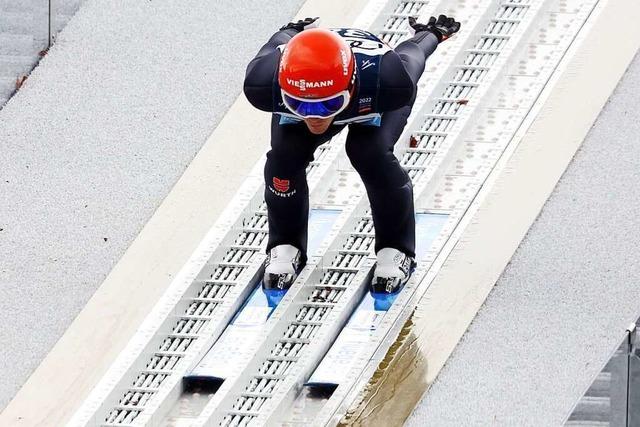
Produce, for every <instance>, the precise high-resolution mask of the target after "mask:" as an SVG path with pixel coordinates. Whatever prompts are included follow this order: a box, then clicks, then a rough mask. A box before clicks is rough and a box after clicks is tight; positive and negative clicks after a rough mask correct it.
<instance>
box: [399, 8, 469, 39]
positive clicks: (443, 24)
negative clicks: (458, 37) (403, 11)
mask: <svg viewBox="0 0 640 427" xmlns="http://www.w3.org/2000/svg"><path fill="white" fill-rule="evenodd" d="M409 26H410V27H411V29H412V30H413V34H414V35H415V34H416V33H418V32H420V31H430V32H432V33H433V34H435V35H436V37H437V38H438V41H439V42H441V43H442V42H443V41H445V40H446V39H448V38H449V37H451V36H452V35H454V34H455V33H457V32H458V30H460V23H459V22H457V21H456V20H455V19H454V18H448V17H446V16H445V15H440V16H438V19H437V20H436V18H435V16H432V17H431V18H429V22H428V23H427V24H426V25H425V24H421V23H419V22H417V21H416V18H414V17H412V16H410V17H409Z"/></svg>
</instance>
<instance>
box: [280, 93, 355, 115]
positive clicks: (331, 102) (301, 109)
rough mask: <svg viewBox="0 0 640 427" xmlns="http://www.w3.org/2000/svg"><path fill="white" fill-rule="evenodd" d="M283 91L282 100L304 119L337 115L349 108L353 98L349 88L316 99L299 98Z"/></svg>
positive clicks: (288, 107)
mask: <svg viewBox="0 0 640 427" xmlns="http://www.w3.org/2000/svg"><path fill="white" fill-rule="evenodd" d="M281 92H282V100H283V101H284V105H285V106H286V107H287V109H288V110H289V111H291V112H292V113H293V114H295V115H296V116H298V117H300V118H303V119H307V118H318V119H326V118H329V117H333V116H337V115H338V114H340V113H341V112H342V111H343V110H344V109H345V108H347V106H348V105H349V101H350V99H351V93H350V92H349V91H348V90H343V91H342V92H340V93H338V94H337V95H332V96H329V97H326V98H316V99H310V98H298V97H295V96H292V95H289V94H288V93H286V92H285V91H284V90H281Z"/></svg>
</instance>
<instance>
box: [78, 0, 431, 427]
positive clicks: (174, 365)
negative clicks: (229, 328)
mask: <svg viewBox="0 0 640 427" xmlns="http://www.w3.org/2000/svg"><path fill="white" fill-rule="evenodd" d="M373 3H375V4H374V5H373V6H374V7H373V8H372V9H371V10H370V11H365V13H364V14H363V16H361V17H360V21H361V22H364V23H367V22H373V18H372V16H371V11H376V12H379V11H380V9H381V8H382V7H384V6H385V5H386V6H387V7H392V8H393V10H394V12H393V14H392V15H390V16H389V17H388V19H386V21H384V22H383V23H382V24H378V25H381V26H382V28H384V29H385V30H387V31H390V32H391V33H390V34H391V35H392V37H391V38H393V34H395V35H396V36H399V35H404V34H406V33H407V31H406V29H402V30H400V29H399V28H400V27H401V26H402V24H403V22H404V21H406V19H404V15H403V14H405V15H406V14H411V15H416V14H418V13H419V11H420V9H421V8H422V6H423V4H424V3H425V2H424V1H400V2H390V4H387V2H386V1H385V2H381V1H377V2H373ZM378 21H380V18H379V19H378ZM345 136H346V134H345V132H342V133H341V134H340V135H339V136H337V137H335V138H333V140H332V141H331V142H330V143H327V144H324V145H323V146H321V147H320V148H319V149H318V151H317V152H316V160H315V161H314V162H312V163H311V164H310V166H309V168H308V170H307V173H308V181H309V188H310V192H311V193H312V192H313V191H314V189H315V188H316V187H318V186H319V185H318V184H319V183H320V182H322V181H327V180H330V174H331V173H332V172H334V168H333V166H334V160H335V159H336V157H337V155H338V152H339V150H340V148H341V147H342V145H344V139H345ZM261 169H262V164H261V163H260V164H258V165H256V168H255V169H254V171H253V173H252V177H251V178H249V179H248V180H247V182H246V183H245V184H244V185H243V188H242V190H241V191H240V192H239V194H238V196H237V197H236V198H235V199H234V201H233V202H232V203H231V204H230V206H228V208H227V209H226V210H225V212H224V213H223V215H222V217H221V219H220V221H218V222H217V223H216V226H214V228H213V229H212V230H211V232H210V233H209V234H208V235H207V237H206V238H205V239H204V241H203V242H202V244H201V245H200V246H199V248H198V250H197V251H196V252H195V253H194V255H193V256H192V257H191V259H190V260H189V262H188V263H187V265H186V266H185V268H183V270H182V271H181V272H180V274H179V275H178V277H177V278H176V280H175V281H174V282H173V283H172V284H171V286H170V288H169V289H168V291H167V292H166V294H165V295H163V297H162V298H161V300H160V301H159V302H158V304H157V305H156V307H154V310H153V311H152V313H151V314H150V315H149V316H148V317H147V318H146V319H145V322H144V323H143V325H142V327H141V328H140V329H139V331H138V332H137V333H136V335H135V336H134V337H133V338H132V340H131V341H130V343H129V344H128V345H127V348H126V349H125V351H123V352H122V354H121V355H120V356H119V357H118V359H117V361H116V363H114V365H112V367H111V368H110V369H109V371H108V373H107V374H106V375H105V376H104V378H103V379H102V380H101V381H100V383H99V384H98V386H97V387H96V388H95V389H94V390H93V391H92V393H91V395H90V396H89V398H88V399H87V400H86V401H85V402H84V404H83V406H82V407H81V408H80V410H79V411H78V412H77V413H76V414H75V415H74V417H73V419H72V421H71V424H73V425H84V424H87V423H93V424H99V425H105V426H112V425H113V426H115V425H118V426H121V425H133V424H135V425H143V424H146V423H149V422H154V420H156V421H157V420H158V419H159V418H161V417H162V416H163V414H162V411H161V410H160V408H161V406H165V407H166V406H167V402H166V401H167V400H172V399H173V400H175V399H176V398H177V396H178V395H179V393H180V381H181V379H182V376H183V374H184V372H185V371H186V370H187V369H189V368H190V367H191V366H193V364H194V363H195V362H197V360H199V358H200V357H201V356H202V354H203V352H204V351H206V349H207V348H208V347H210V346H211V344H212V342H213V341H215V340H216V339H217V338H218V337H219V336H220V334H221V333H222V331H223V330H224V327H225V326H226V324H227V323H228V322H229V320H230V317H231V316H232V314H233V313H234V312H235V311H236V310H237V309H238V308H239V306H240V304H241V303H242V301H243V300H244V299H245V298H246V297H247V295H248V293H249V292H250V290H251V287H252V285H253V284H254V283H255V282H256V280H257V279H256V277H257V276H258V275H259V273H260V268H261V265H262V263H263V261H264V255H262V252H263V251H264V246H265V244H266V236H267V217H266V209H265V206H264V202H263V201H262V191H263V185H262V179H261ZM164 410H165V411H166V408H165V409H164Z"/></svg>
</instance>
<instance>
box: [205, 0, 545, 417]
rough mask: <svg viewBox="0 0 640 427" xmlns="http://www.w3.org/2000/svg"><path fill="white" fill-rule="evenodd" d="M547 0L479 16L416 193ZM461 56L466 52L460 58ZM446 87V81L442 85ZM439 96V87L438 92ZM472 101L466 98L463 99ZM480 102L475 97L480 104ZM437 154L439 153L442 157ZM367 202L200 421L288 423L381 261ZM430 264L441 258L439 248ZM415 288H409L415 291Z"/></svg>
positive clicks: (442, 102)
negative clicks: (376, 253) (375, 249)
mask: <svg viewBox="0 0 640 427" xmlns="http://www.w3.org/2000/svg"><path fill="white" fill-rule="evenodd" d="M541 5H542V2H537V3H533V2H529V1H521V2H516V3H513V2H510V3H505V4H502V3H501V2H492V3H491V4H490V5H489V6H490V7H488V8H487V12H486V13H485V15H489V16H488V17H486V16H484V17H480V19H478V20H477V21H476V24H477V26H478V28H481V29H482V30H481V31H474V30H471V31H470V32H469V33H467V34H473V37H469V38H468V39H467V40H466V43H465V47H466V48H467V49H466V50H465V51H464V52H463V54H461V55H462V57H463V58H462V61H459V62H456V63H454V65H451V66H450V67H448V71H447V72H446V73H445V75H446V76H447V78H448V79H449V80H448V81H447V82H446V83H445V84H444V85H443V86H444V89H443V90H442V91H441V96H440V97H439V98H437V99H430V102H427V103H425V106H424V107H423V108H422V109H423V110H425V109H426V110H427V111H429V112H428V113H426V114H423V115H422V117H421V118H420V122H421V125H420V126H419V129H418V130H417V132H416V134H415V136H414V138H412V140H414V141H415V142H414V143H413V144H412V145H413V147H411V148H410V149H409V150H407V151H406V152H405V154H404V156H403V157H402V164H403V166H405V168H407V170H408V171H409V174H410V176H411V177H412V180H413V181H414V185H415V186H416V188H417V189H419V190H418V191H416V197H417V198H419V197H420V196H421V193H422V190H423V189H424V188H425V183H426V182H428V181H429V180H430V179H432V178H433V177H434V175H435V171H437V170H438V169H439V167H440V166H441V165H442V164H443V162H442V160H443V159H444V158H446V156H447V152H448V151H449V148H450V147H451V145H452V144H453V141H454V140H457V139H459V138H460V136H461V135H463V132H464V131H465V130H466V129H467V128H468V127H469V124H470V123H471V120H470V116H471V114H472V112H473V111H474V110H475V109H476V108H477V105H478V104H479V101H480V100H482V98H483V96H484V95H485V94H486V92H487V90H488V88H489V87H490V86H491V84H492V83H493V82H494V81H495V80H496V79H497V78H498V76H499V75H500V73H501V72H503V66H504V64H505V63H506V61H507V59H508V58H509V57H510V56H511V54H512V53H513V52H514V50H515V49H516V47H517V46H518V45H519V42H520V41H521V39H522V35H523V34H524V32H525V31H526V29H527V28H528V27H529V26H530V25H531V23H532V22H533V20H534V17H535V16H536V14H537V13H538V12H539V10H540V6H541ZM458 56H460V55H458ZM441 86H442V85H441ZM436 93H437V92H436ZM460 100H464V101H465V102H460ZM472 101H475V102H472ZM436 153H437V154H438V155H436ZM367 210H368V207H367V201H366V200H362V201H361V202H360V203H359V205H358V207H357V208H356V209H355V211H354V213H353V215H352V221H350V222H352V223H355V227H353V228H350V227H349V226H347V227H345V230H349V231H346V232H344V233H343V238H341V239H337V240H336V241H334V245H333V248H332V249H333V251H330V253H331V252H337V254H335V256H333V255H332V259H330V258H329V256H325V260H324V261H330V262H322V263H319V264H318V266H317V270H318V271H317V272H315V274H313V275H311V276H310V277H309V278H307V280H306V283H305V284H304V287H302V288H301V289H300V290H299V291H298V293H297V294H296V300H295V301H294V302H293V303H291V304H289V305H288V306H287V307H286V309H284V308H283V311H284V312H283V313H282V314H281V317H280V319H279V322H278V324H277V325H275V326H274V327H273V329H272V330H271V333H270V334H269V337H267V339H266V340H265V343H264V344H263V346H262V347H261V348H260V349H259V350H258V351H257V352H256V355H255V357H254V358H253V360H252V361H251V362H250V363H249V364H248V365H247V369H246V370H245V372H243V373H242V374H241V375H240V377H239V378H238V379H237V380H236V381H235V383H234V384H233V385H232V384H231V382H230V381H229V384H227V383H225V384H224V385H223V386H222V387H221V389H220V390H219V391H218V393H217V394H216V396H215V398H214V399H212V402H211V403H210V405H208V406H207V408H205V410H204V411H203V413H202V416H201V418H200V419H199V425H200V424H208V425H217V424H218V423H220V424H221V425H233V426H235V425H264V424H276V423H279V422H281V421H282V419H283V415H284V412H285V411H286V410H287V409H288V408H289V407H290V405H291V403H292V401H293V399H294V398H295V397H296V395H297V392H298V391H299V389H300V386H301V384H302V383H304V381H305V379H306V378H308V376H309V375H310V373H311V372H312V371H313V369H314V368H315V367H316V366H317V364H318V362H319V361H320V359H321V358H322V356H323V355H324V354H325V353H326V351H327V350H328V348H329V347H330V343H332V342H333V341H334V340H335V338H336V336H337V334H338V333H339V331H340V329H341V327H342V326H343V325H344V323H345V322H346V319H347V317H348V315H349V314H350V313H351V312H352V311H353V309H354V307H355V305H356V304H357V302H358V301H359V300H360V299H361V297H362V295H363V293H364V291H365V288H366V284H367V280H366V279H367V277H368V274H369V270H370V268H371V266H372V265H373V260H372V259H371V258H370V257H369V256H367V255H366V254H367V253H370V251H371V249H372V245H373V223H372V221H371V218H370V216H369V215H368V212H367ZM429 260H430V261H433V253H432V254H431V258H430V259H429ZM425 272H426V269H425V266H422V267H421V269H419V270H417V271H416V273H415V274H414V277H413V279H412V281H411V282H410V284H409V285H407V287H406V288H405V290H404V291H403V292H402V293H401V294H403V293H409V292H410V290H411V288H415V285H416V283H418V282H419V280H420V279H421V277H422V276H423V275H424V273H425ZM408 291H409V292H408Z"/></svg>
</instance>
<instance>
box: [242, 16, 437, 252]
mask: <svg viewBox="0 0 640 427" xmlns="http://www.w3.org/2000/svg"><path fill="white" fill-rule="evenodd" d="M332 31H335V32H336V33H338V34H339V35H340V36H341V37H343V38H344V39H346V40H347V42H348V43H349V45H350V46H351V49H352V51H353V53H354V56H355V60H356V86H355V92H354V94H353V96H352V98H351V103H350V104H349V106H348V107H347V108H346V109H345V110H344V111H342V112H341V113H340V114H338V115H337V116H336V117H335V118H334V121H333V122H332V124H331V126H330V127H329V128H328V129H327V131H326V132H325V133H323V134H321V135H315V134H313V133H311V132H310V131H309V130H308V129H307V126H306V124H305V123H304V122H303V121H302V119H300V118H298V117H297V116H295V115H293V114H291V113H290V112H289V111H288V110H287V109H286V107H285V106H284V103H283V101H282V97H281V92H280V87H279V84H278V66H279V61H280V54H281V49H282V48H283V47H284V45H285V44H286V43H287V41H288V40H289V39H291V37H293V36H294V35H295V34H297V31H296V30H294V29H288V30H284V31H278V32H277V33H275V34H274V35H273V36H272V37H271V39H270V40H269V41H268V42H267V43H266V44H265V45H264V46H263V47H262V48H261V49H260V51H259V52H258V54H257V55H256V57H255V58H254V59H253V60H252V61H251V62H250V63H249V65H248V66H247V72H246V76H245V80H244V93H245V95H246V96H247V99H248V100H249V102H250V103H251V104H252V105H253V106H254V107H256V108H258V109H260V110H263V111H267V112H271V113H273V115H272V119H271V150H270V151H269V152H268V153H267V161H266V164H265V169H264V177H265V194H264V197H265V201H266V204H267V211H268V221H269V240H268V243H267V251H269V250H270V249H271V248H273V247H274V246H278V245H281V244H290V245H293V246H295V247H297V248H298V249H300V250H301V252H302V254H303V256H306V249H307V222H308V217H309V188H308V186H307V179H306V173H305V169H306V168H307V166H308V165H309V162H311V161H312V160H313V153H314V151H315V150H316V148H318V146H319V145H321V144H323V143H325V142H327V141H328V140H330V139H331V138H332V137H333V136H335V135H336V134H338V133H339V132H340V131H341V130H343V129H344V127H345V126H348V127H349V130H348V135H347V140H346V147H345V148H346V152H347V155H348V157H349V160H350V161H351V164H352V165H353V167H354V168H355V170H356V171H357V172H358V173H359V175H360V177H361V179H362V181H363V183H364V186H365V188H366V191H367V195H368V197H369V202H370V204H371V214H372V217H373V223H374V227H375V237H376V243H375V251H376V252H378V250H380V249H382V248H395V249H398V250H400V251H402V252H404V253H405V254H406V255H408V256H411V257H415V213H414V206H413V188H412V185H411V180H410V178H409V176H408V175H407V172H406V171H405V170H404V169H403V168H402V167H401V166H400V163H399V161H398V159H397V158H396V157H395V156H394V154H393V146H394V144H395V143H396V141H397V140H398V138H399V137H400V134H401V133H402V131H403V129H404V127H405V125H406V124H407V118H408V117H409V114H410V112H411V108H412V106H413V103H414V101H415V95H416V84H417V82H418V79H419V78H420V76H421V75H422V73H423V71H424V67H425V61H426V60H427V58H428V57H429V55H431V54H432V53H433V51H434V50H435V49H436V46H437V45H438V39H437V38H436V36H435V35H434V34H432V33H431V32H429V31H422V32H419V33H417V34H416V35H415V36H414V37H412V38H410V39H408V40H406V41H404V42H402V43H400V44H399V45H398V46H397V47H396V48H395V49H391V48H389V47H388V45H386V44H385V43H384V42H382V41H380V40H379V39H378V38H377V37H376V36H375V35H373V34H371V33H369V32H366V31H363V30H358V29H346V28H338V29H332ZM301 83H302V84H304V82H301Z"/></svg>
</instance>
